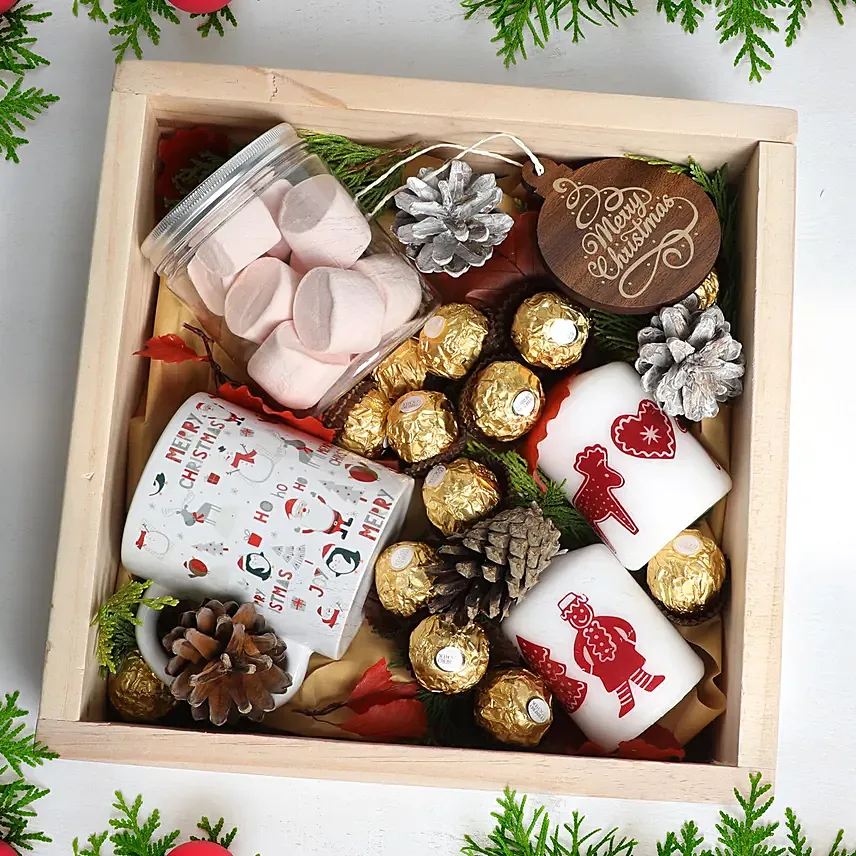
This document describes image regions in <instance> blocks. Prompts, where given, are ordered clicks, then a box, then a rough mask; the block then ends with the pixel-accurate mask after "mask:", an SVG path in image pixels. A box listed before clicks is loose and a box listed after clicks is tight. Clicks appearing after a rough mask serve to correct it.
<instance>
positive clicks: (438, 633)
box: [410, 615, 490, 695]
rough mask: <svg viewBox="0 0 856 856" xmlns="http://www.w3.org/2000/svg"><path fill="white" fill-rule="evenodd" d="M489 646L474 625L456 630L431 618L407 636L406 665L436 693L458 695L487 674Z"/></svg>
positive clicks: (443, 622)
mask: <svg viewBox="0 0 856 856" xmlns="http://www.w3.org/2000/svg"><path fill="white" fill-rule="evenodd" d="M489 655H490V646H489V645H488V641H487V634H486V633H485V632H484V630H483V629H482V628H481V627H479V625H478V624H467V625H466V626H465V627H458V626H457V625H456V624H454V623H453V622H451V621H448V620H446V619H444V618H442V617H441V616H439V615H432V616H431V617H430V618H426V619H425V620H424V621H422V622H421V623H419V624H418V625H417V626H416V629H415V630H414V631H413V633H411V634H410V664H411V666H412V667H413V674H414V675H415V676H416V680H417V681H419V683H420V684H421V685H422V686H423V687H425V689H426V690H431V692H436V693H446V694H447V695H453V694H454V693H462V692H464V690H468V689H469V688H470V687H474V686H475V685H476V684H477V683H478V682H479V681H480V680H481V679H482V678H483V677H484V673H485V672H486V671H487V663H488V659H489Z"/></svg>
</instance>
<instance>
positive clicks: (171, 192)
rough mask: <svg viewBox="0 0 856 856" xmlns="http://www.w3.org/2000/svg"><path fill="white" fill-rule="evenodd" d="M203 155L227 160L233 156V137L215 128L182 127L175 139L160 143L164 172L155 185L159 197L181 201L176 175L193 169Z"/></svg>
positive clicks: (166, 138)
mask: <svg viewBox="0 0 856 856" xmlns="http://www.w3.org/2000/svg"><path fill="white" fill-rule="evenodd" d="M203 152H214V153H215V154H218V155H223V156H224V157H225V156H226V155H227V154H228V153H229V138H228V137H227V136H226V135H225V134H222V133H220V132H219V131H214V130H212V129H211V128H179V129H178V130H177V131H176V132H175V133H174V134H173V135H172V136H170V137H164V138H163V139H162V140H161V141H160V143H159V144H158V154H159V155H160V159H161V171H160V174H159V175H158V178H157V181H156V182H155V193H156V194H157V195H158V197H159V198H163V199H172V200H177V199H178V198H179V194H178V191H177V190H176V187H175V184H174V180H175V176H176V174H177V173H179V172H180V171H181V170H183V169H185V168H186V167H188V166H190V162H191V160H192V159H193V158H195V157H198V156H199V155H201V154H202V153H203Z"/></svg>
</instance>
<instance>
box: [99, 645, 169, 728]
mask: <svg viewBox="0 0 856 856" xmlns="http://www.w3.org/2000/svg"><path fill="white" fill-rule="evenodd" d="M107 694H108V696H109V697H110V703H111V704H112V705H113V707H115V708H116V711H117V712H118V714H119V716H121V717H122V719H124V720H125V721H126V722H157V721H158V720H159V719H163V718H164V717H165V716H166V715H167V714H168V713H169V712H170V711H171V710H172V709H173V707H174V706H175V704H176V700H175V699H174V698H173V697H172V693H171V692H170V691H169V687H168V686H166V684H164V682H163V681H162V680H161V679H160V678H159V677H158V676H157V675H156V674H155V673H154V672H153V671H152V670H151V668H150V667H149V664H148V663H147V662H146V661H145V660H144V659H143V658H142V657H141V656H140V655H139V653H138V652H136V651H131V652H130V653H129V654H128V655H127V656H126V657H125V660H124V662H123V663H122V666H121V667H120V669H119V671H118V673H117V674H115V675H110V677H109V678H108V679H107Z"/></svg>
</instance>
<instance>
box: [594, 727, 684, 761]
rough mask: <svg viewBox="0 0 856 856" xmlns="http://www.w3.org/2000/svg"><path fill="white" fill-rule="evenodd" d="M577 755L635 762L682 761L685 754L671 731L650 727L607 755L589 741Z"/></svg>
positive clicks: (620, 744)
mask: <svg viewBox="0 0 856 856" xmlns="http://www.w3.org/2000/svg"><path fill="white" fill-rule="evenodd" d="M579 754H580V755H593V756H595V757H602V758H603V757H610V758H625V759H630V760H635V761H683V760H684V757H685V755H686V752H685V751H684V749H683V747H682V746H681V745H680V744H679V743H678V741H677V740H676V739H675V735H674V734H672V732H671V731H669V730H668V729H667V728H663V726H662V725H652V726H651V727H650V728H649V729H648V730H647V731H644V732H643V733H642V734H640V735H639V736H638V737H636V738H634V739H633V740H625V741H624V742H623V743H619V744H618V748H617V749H616V750H615V751H614V752H611V753H607V752H605V751H604V749H603V747H602V746H600V745H598V744H597V743H592V742H591V741H590V742H588V743H584V744H583V745H582V746H581V747H580V751H579Z"/></svg>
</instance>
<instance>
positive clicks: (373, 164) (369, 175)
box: [298, 129, 419, 211]
mask: <svg viewBox="0 0 856 856" xmlns="http://www.w3.org/2000/svg"><path fill="white" fill-rule="evenodd" d="M298 133H299V134H300V136H301V137H303V139H304V141H305V142H306V148H307V149H308V150H309V152H310V153H312V154H314V155H317V156H318V157H319V158H321V160H322V161H324V163H325V164H326V165H327V168H328V169H329V170H330V172H332V173H333V175H335V176H336V178H338V179H339V181H341V182H342V184H344V185H345V187H347V188H348V190H350V191H351V193H354V194H356V193H358V192H359V191H360V190H362V189H363V188H364V187H367V186H368V185H369V184H371V182H373V181H374V180H375V179H377V178H380V176H381V175H383V173H384V172H386V171H387V170H388V169H389V168H390V167H391V166H392V165H393V164H394V163H395V162H396V161H397V160H399V159H401V158H405V157H407V156H408V155H410V154H413V153H414V152H416V151H418V149H419V146H418V145H413V146H403V147H401V148H397V149H384V148H380V147H378V146H368V145H363V144H362V143H356V142H354V141H353V140H351V139H348V137H343V136H341V135H340V134H323V133H320V132H318V131H309V130H305V129H303V130H300V131H298ZM402 170H403V167H402V168H399V169H397V170H395V171H394V172H393V173H392V174H391V175H389V176H388V177H387V178H386V179H384V180H383V181H382V182H381V183H380V184H379V185H378V186H377V187H374V188H372V190H370V191H369V192H368V193H367V194H365V196H363V197H361V198H360V200H359V202H360V205H361V206H362V207H363V208H364V209H365V210H366V211H371V210H372V209H373V208H374V207H375V206H376V205H377V204H378V203H379V202H380V201H381V199H383V198H384V196H386V195H387V194H388V193H391V192H392V191H393V190H395V189H396V188H398V187H400V186H401V183H402Z"/></svg>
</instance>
